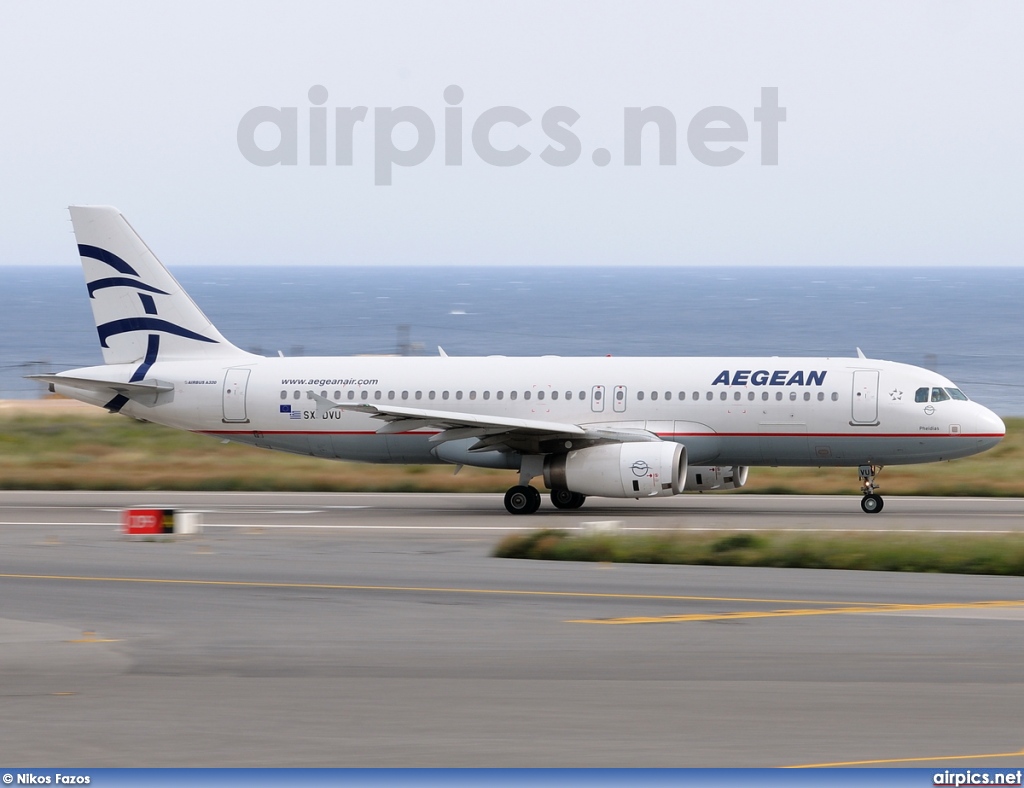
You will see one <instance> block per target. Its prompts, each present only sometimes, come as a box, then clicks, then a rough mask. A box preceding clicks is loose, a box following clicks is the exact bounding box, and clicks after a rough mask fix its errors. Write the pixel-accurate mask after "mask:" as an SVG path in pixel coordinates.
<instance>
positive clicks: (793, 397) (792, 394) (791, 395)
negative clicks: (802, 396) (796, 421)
mask: <svg viewBox="0 0 1024 788" xmlns="http://www.w3.org/2000/svg"><path fill="white" fill-rule="evenodd" d="M789 401H790V402H796V392H795V391H791V392H789Z"/></svg>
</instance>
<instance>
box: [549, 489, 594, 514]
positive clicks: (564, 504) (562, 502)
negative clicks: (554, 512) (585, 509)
mask: <svg viewBox="0 0 1024 788" xmlns="http://www.w3.org/2000/svg"><path fill="white" fill-rule="evenodd" d="M585 500H587V496H585V495H584V494H583V493H577V492H573V491H572V490H552V491H551V503H553V504H554V505H555V508H556V509H579V508H580V507H581V506H583V502H584V501H585Z"/></svg>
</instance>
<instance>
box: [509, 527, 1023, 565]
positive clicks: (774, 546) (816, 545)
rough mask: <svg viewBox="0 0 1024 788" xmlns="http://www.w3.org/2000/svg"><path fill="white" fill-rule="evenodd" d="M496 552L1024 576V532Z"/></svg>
mask: <svg viewBox="0 0 1024 788" xmlns="http://www.w3.org/2000/svg"><path fill="white" fill-rule="evenodd" d="M494 555H495V556H496V557H498V558H532V559H540V560H551V561H605V562H618V563H643V564H691V565H701V566H771V567H790V568H804V569H859V570H874V571H880V572H943V573H950V574H972V575H1024V534H1005V535H989V534H979V535H966V536H965V535H959V534H919V533H915V534H900V533H892V532H887V533H844V532H836V533H821V532H815V533H794V532H779V531H760V532H758V533H757V534H753V533H731V534H726V535H722V534H709V533H692V532H686V531H677V532H675V533H671V534H631V533H619V534H597V535H571V534H570V533H569V532H567V531H552V530H548V531H535V532H532V533H528V534H513V535H511V536H508V537H506V538H505V539H504V540H503V541H502V542H501V543H500V544H499V545H498V547H497V548H496V549H495V551H494Z"/></svg>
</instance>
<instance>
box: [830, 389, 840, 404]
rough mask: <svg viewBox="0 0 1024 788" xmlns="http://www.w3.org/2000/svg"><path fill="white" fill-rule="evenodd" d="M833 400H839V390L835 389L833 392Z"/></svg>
mask: <svg viewBox="0 0 1024 788" xmlns="http://www.w3.org/2000/svg"><path fill="white" fill-rule="evenodd" d="M832 401H833V402H839V392H838V391H833V392H832Z"/></svg>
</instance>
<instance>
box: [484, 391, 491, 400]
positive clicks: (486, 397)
mask: <svg viewBox="0 0 1024 788" xmlns="http://www.w3.org/2000/svg"><path fill="white" fill-rule="evenodd" d="M490 398H491V392H489V391H485V392H484V399H490Z"/></svg>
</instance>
